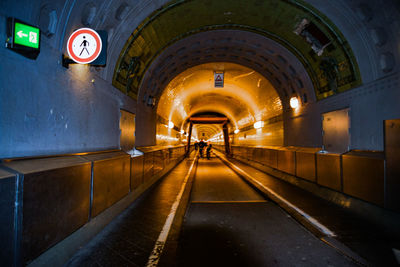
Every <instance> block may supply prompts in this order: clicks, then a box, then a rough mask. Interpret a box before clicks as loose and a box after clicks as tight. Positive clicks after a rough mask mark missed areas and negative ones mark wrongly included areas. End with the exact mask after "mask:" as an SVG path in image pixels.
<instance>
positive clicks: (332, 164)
mask: <svg viewBox="0 0 400 267" xmlns="http://www.w3.org/2000/svg"><path fill="white" fill-rule="evenodd" d="M340 161H341V158H340V154H334V153H317V183H318V184H319V185H323V186H326V187H329V188H331V189H333V190H336V191H341V190H342V180H341V162H340Z"/></svg>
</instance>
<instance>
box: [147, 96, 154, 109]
mask: <svg viewBox="0 0 400 267" xmlns="http://www.w3.org/2000/svg"><path fill="white" fill-rule="evenodd" d="M155 105H156V99H155V97H153V96H151V95H150V96H149V97H148V98H147V106H149V107H154V106H155Z"/></svg>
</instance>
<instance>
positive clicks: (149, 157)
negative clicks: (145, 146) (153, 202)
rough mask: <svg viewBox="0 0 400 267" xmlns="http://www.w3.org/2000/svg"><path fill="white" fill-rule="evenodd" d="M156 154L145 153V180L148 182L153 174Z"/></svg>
mask: <svg viewBox="0 0 400 267" xmlns="http://www.w3.org/2000/svg"><path fill="white" fill-rule="evenodd" d="M153 171H154V155H153V152H145V153H144V165H143V182H144V183H146V182H147V181H148V180H150V179H151V177H152V176H153Z"/></svg>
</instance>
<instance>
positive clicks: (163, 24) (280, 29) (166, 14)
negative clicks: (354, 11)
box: [113, 0, 361, 99]
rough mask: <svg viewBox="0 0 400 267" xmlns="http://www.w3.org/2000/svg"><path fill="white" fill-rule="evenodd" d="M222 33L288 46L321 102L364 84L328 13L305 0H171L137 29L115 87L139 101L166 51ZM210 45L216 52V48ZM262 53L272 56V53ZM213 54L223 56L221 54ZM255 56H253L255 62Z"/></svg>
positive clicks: (119, 67) (120, 63) (117, 72)
mask: <svg viewBox="0 0 400 267" xmlns="http://www.w3.org/2000/svg"><path fill="white" fill-rule="evenodd" d="M304 19H306V20H307V21H308V22H310V24H308V25H311V26H310V27H308V26H306V27H305V28H304V27H303V28H304V29H306V30H304V29H303V28H302V27H301V23H302V22H304ZM303 26H304V25H303ZM307 27H308V28H307ZM217 29H236V30H240V31H249V32H254V33H257V34H259V35H262V36H264V37H266V38H268V39H270V40H273V41H275V42H277V43H279V44H280V45H282V46H284V47H285V48H286V49H287V50H288V51H290V53H292V54H293V55H294V56H295V57H297V59H298V60H297V61H299V62H300V63H301V64H302V66H303V69H304V70H305V71H306V73H307V75H308V76H309V79H311V81H312V84H313V86H312V87H313V88H314V90H315V95H316V97H317V99H322V98H324V97H327V96H329V95H332V94H335V93H338V92H342V91H345V90H348V89H350V88H353V87H355V86H357V85H359V84H361V78H360V75H359V71H358V66H357V64H356V61H355V59H354V56H353V53H352V51H351V49H350V47H349V45H348V44H347V42H346V40H345V39H344V37H343V36H342V34H341V33H340V32H339V31H338V29H337V28H336V27H335V26H334V25H333V24H332V23H331V22H330V21H329V20H328V19H327V18H326V17H325V16H324V15H323V14H321V13H319V12H318V11H317V10H315V9H313V8H312V7H311V6H309V5H308V4H306V3H304V2H302V1H288V0H271V1H259V0H249V1H233V0H221V1H203V0H191V1H173V2H170V3H169V4H167V5H165V6H164V7H162V8H161V9H159V10H157V11H156V12H154V13H153V14H152V15H150V16H149V17H148V18H147V19H146V20H145V21H143V22H142V24H141V25H139V27H137V28H136V29H135V30H134V32H133V34H132V35H131V37H130V38H129V39H128V41H127V43H126V45H125V47H124V49H123V50H122V52H121V55H120V58H119V60H118V63H117V65H116V69H115V72H114V78H113V84H114V86H116V87H117V88H119V89H120V90H122V91H123V92H125V93H127V94H128V95H130V96H131V97H133V98H137V96H138V90H139V87H140V86H141V83H142V81H143V77H144V75H145V74H146V72H147V70H148V68H149V67H150V65H151V64H152V62H153V61H154V60H155V59H156V58H157V57H158V56H159V55H160V54H161V53H162V51H164V50H165V49H166V48H167V47H168V46H170V45H172V44H174V43H176V42H177V41H179V40H181V39H183V38H186V37H188V36H191V35H193V34H196V33H200V32H206V33H207V32H209V31H211V30H217ZM299 29H300V30H299ZM296 30H297V33H298V34H296V33H295V32H296ZM243 41H244V42H246V40H243ZM321 42H322V44H324V45H323V46H322V44H321ZM232 46H235V47H240V45H232ZM318 46H319V48H324V49H323V50H322V49H319V48H318ZM207 47H208V48H210V49H212V48H213V47H214V44H212V43H210V44H208V45H207ZM313 48H314V49H313ZM318 49H319V51H320V52H321V53H320V54H319V55H318V54H317V52H318ZM253 50H257V49H253ZM237 52H238V53H242V54H243V53H245V51H237ZM238 53H236V54H238ZM262 53H263V54H264V55H268V51H263V52H262ZM209 54H210V55H214V57H218V53H215V52H214V53H212V51H211V52H210V53H209ZM253 56H254V55H248V56H247V57H248V58H249V59H250V61H251V59H252V57H253ZM279 60H281V59H280V58H279V57H276V58H274V59H273V60H272V61H271V62H270V64H275V65H276V66H278V63H279ZM211 61H215V58H214V60H209V62H211ZM220 61H232V62H235V58H233V59H230V60H229V58H227V57H223V58H222V59H220ZM187 64H189V63H187ZM264 65H265V63H264ZM272 66H274V65H272ZM261 67H262V66H261ZM254 69H256V68H254ZM167 79H168V77H167ZM169 79H171V78H170V77H169ZM271 82H272V83H274V81H273V80H271ZM280 82H282V81H281V80H280ZM277 83H279V82H277ZM299 85H300V86H301V83H300V84H299Z"/></svg>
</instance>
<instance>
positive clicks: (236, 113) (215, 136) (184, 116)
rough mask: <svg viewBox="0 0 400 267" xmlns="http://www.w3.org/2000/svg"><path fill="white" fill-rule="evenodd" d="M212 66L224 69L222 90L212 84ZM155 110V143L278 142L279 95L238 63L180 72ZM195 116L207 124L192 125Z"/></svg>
mask: <svg viewBox="0 0 400 267" xmlns="http://www.w3.org/2000/svg"><path fill="white" fill-rule="evenodd" d="M216 70H218V71H223V72H224V87H223V88H219V87H215V84H214V78H213V74H214V72H215V71H216ZM155 112H156V113H157V118H158V125H157V127H156V128H157V140H156V144H157V145H173V144H177V143H186V145H188V143H192V142H194V141H196V140H200V139H204V140H209V141H210V142H214V143H215V144H221V143H223V145H225V149H226V150H227V151H229V147H230V145H232V144H247V145H258V146H262V145H264V146H265V145H274V146H282V145H283V107H282V101H281V98H280V96H279V95H278V93H277V91H276V89H275V87H274V86H273V85H272V84H271V83H270V82H269V80H268V79H267V78H265V77H264V76H263V75H261V74H260V73H258V72H257V71H255V70H253V69H251V68H248V67H246V66H243V65H240V64H235V63H230V62H213V63H205V64H200V65H197V66H195V67H192V68H188V69H186V70H184V71H183V72H181V73H180V74H178V75H177V76H175V77H174V78H173V79H172V80H171V81H170V82H169V84H168V85H167V86H166V87H165V88H164V90H163V91H162V93H161V95H160V96H159V101H158V103H157V109H156V111H155ZM195 118H197V120H196V122H198V121H200V120H206V121H207V118H208V122H207V123H193V122H194V119H195ZM210 118H214V120H220V119H221V118H226V123H225V124H223V125H222V127H220V126H215V125H214V126H213V124H210V123H209V122H210V120H211V119H210ZM191 123H192V125H193V126H192V127H193V128H192V132H191V133H190V127H191ZM168 124H171V125H172V124H173V125H174V127H172V128H168V127H167V125H168ZM255 124H257V125H258V124H260V125H261V127H255ZM257 125H256V126H257ZM224 131H225V132H224ZM189 133H190V138H191V139H190V140H189V141H187V137H188V135H189ZM162 136H164V137H162ZM221 136H222V138H221ZM160 137H161V138H160ZM174 138H175V139H174ZM222 140H223V141H222ZM168 141H169V142H168ZM221 141H222V142H221Z"/></svg>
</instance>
